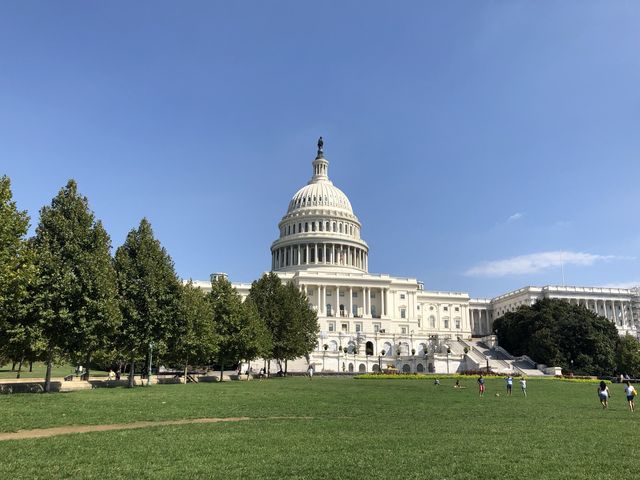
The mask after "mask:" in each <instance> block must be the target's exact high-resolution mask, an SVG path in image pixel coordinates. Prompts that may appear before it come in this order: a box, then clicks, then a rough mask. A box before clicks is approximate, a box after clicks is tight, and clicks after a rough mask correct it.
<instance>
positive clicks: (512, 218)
mask: <svg viewBox="0 0 640 480" xmlns="http://www.w3.org/2000/svg"><path fill="white" fill-rule="evenodd" d="M522 217H524V213H520V212H516V213H514V214H513V215H511V216H510V217H509V218H507V223H511V222H517V221H518V220H520V219H521V218H522Z"/></svg>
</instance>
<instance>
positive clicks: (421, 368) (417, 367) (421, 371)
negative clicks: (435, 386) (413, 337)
mask: <svg viewBox="0 0 640 480" xmlns="http://www.w3.org/2000/svg"><path fill="white" fill-rule="evenodd" d="M416 371H417V372H418V373H423V372H424V366H423V365H422V364H421V363H419V364H418V365H417V366H416Z"/></svg>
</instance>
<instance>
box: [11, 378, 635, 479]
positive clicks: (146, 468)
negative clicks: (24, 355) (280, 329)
mask: <svg viewBox="0 0 640 480" xmlns="http://www.w3.org/2000/svg"><path fill="white" fill-rule="evenodd" d="M462 383H463V385H466V386H468V387H469V388H467V389H464V390H456V389H454V388H452V386H453V384H454V380H451V379H446V380H442V385H441V386H440V387H436V386H434V385H433V384H432V382H430V381H413V380H353V379H347V378H327V379H324V378H314V379H313V380H312V381H309V380H308V379H306V378H287V379H273V380H269V381H263V382H259V381H252V382H224V383H222V384H198V385H191V384H190V385H162V386H153V387H150V388H137V389H133V390H129V389H99V390H93V391H82V392H76V393H69V394H51V395H33V394H32V395H28V394H23V395H7V396H0V412H2V415H1V417H0V418H1V420H0V430H2V431H5V432H6V431H14V430H17V429H27V428H37V427H49V426H59V425H67V424H102V423H116V422H129V421H135V420H155V419H177V418H198V417H235V416H250V417H270V416H300V417H302V416H306V417H312V418H310V419H288V420H287V419H281V420H267V419H263V420H256V421H248V422H238V423H220V424H199V425H183V426H163V427H154V428H147V429H143V430H126V431H115V432H102V433H98V432H96V433H89V434H73V435H66V436H59V437H53V438H46V439H37V440H17V441H5V442H0V455H1V457H0V458H2V460H1V461H0V478H25V479H26V478H29V479H37V478H42V479H45V478H47V479H48V478H104V477H106V476H108V478H109V480H114V479H128V478H133V477H135V478H136V479H137V480H138V479H151V478H162V479H175V478H224V479H235V478H238V479H240V478H249V479H277V478H297V479H316V478H326V479H335V478H339V479H342V478H353V479H361V478H363V479H372V478H373V479H378V478H379V479H383V478H384V479H396V478H397V479H445V478H446V479H467V478H469V479H471V478H474V479H476V478H477V479H483V478H491V479H512V478H513V479H515V478H532V479H572V480H575V479H578V478H579V479H584V478H598V479H609V478H611V479H614V478H615V479H620V478H626V477H627V476H628V475H629V472H634V471H636V465H637V461H636V459H637V458H638V454H639V453H640V452H639V447H638V438H640V434H639V432H638V428H637V427H638V422H639V421H640V417H638V415H640V413H636V414H631V413H630V412H628V411H627V409H626V401H625V398H624V395H623V392H622V387H621V386H620V385H613V386H612V387H611V388H612V392H613V399H612V405H611V408H610V410H608V411H603V410H602V409H601V408H600V406H599V403H598V399H597V396H596V386H595V385H594V384H580V383H568V382H557V381H549V380H529V396H528V397H527V398H523V397H522V395H521V394H520V391H519V389H517V388H516V389H514V391H515V394H514V396H513V397H510V398H508V397H506V396H505V394H504V381H503V380H501V379H489V380H488V381H487V394H486V396H485V398H482V399H480V398H478V395H477V392H476V389H475V381H474V380H473V379H464V380H462ZM495 392H500V394H501V396H500V397H496V396H495V395H494V394H495Z"/></svg>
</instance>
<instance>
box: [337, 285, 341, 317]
mask: <svg viewBox="0 0 640 480" xmlns="http://www.w3.org/2000/svg"><path fill="white" fill-rule="evenodd" d="M339 316H340V287H336V317H339Z"/></svg>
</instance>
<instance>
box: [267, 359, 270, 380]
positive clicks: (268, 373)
mask: <svg viewBox="0 0 640 480" xmlns="http://www.w3.org/2000/svg"><path fill="white" fill-rule="evenodd" d="M270 375H271V359H269V362H267V378H269V376H270Z"/></svg>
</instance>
